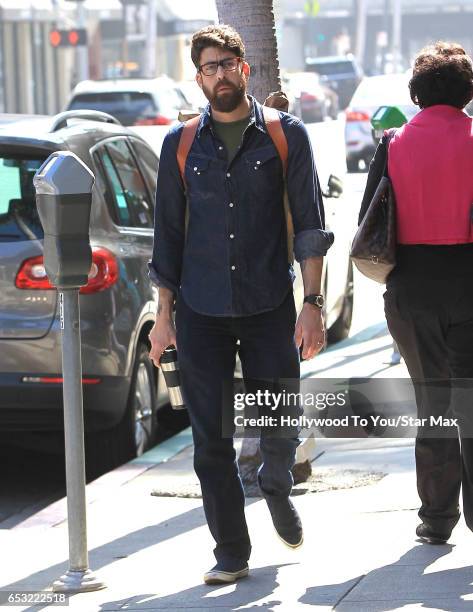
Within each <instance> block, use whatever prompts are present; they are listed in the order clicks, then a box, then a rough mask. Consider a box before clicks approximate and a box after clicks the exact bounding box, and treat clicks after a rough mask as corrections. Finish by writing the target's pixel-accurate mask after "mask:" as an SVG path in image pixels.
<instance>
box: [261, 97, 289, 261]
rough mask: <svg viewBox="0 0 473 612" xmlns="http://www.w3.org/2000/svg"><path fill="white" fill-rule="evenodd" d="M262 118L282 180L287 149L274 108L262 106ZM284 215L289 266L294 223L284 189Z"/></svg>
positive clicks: (285, 165) (285, 167)
mask: <svg viewBox="0 0 473 612" xmlns="http://www.w3.org/2000/svg"><path fill="white" fill-rule="evenodd" d="M263 116H264V121H265V123H266V127H267V128H268V133H269V135H270V137H271V140H272V141H273V143H274V146H275V147H276V149H277V150H278V154H279V157H280V158H281V162H282V167H283V172H284V178H285V177H286V172H287V158H288V154H289V152H288V147H287V139H286V135H285V134H284V131H283V129H282V125H281V120H280V119H279V112H278V111H277V110H276V109H275V108H270V107H268V106H263ZM284 214H285V217H286V228H287V259H288V261H289V263H290V264H293V263H294V223H293V221H292V214H291V209H290V207H289V198H288V195H287V189H286V188H285V189H284Z"/></svg>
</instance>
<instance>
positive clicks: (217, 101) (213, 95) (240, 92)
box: [202, 79, 246, 113]
mask: <svg viewBox="0 0 473 612" xmlns="http://www.w3.org/2000/svg"><path fill="white" fill-rule="evenodd" d="M223 86H225V87H228V88H229V90H227V91H225V92H223V93H219V89H220V88H221V87H223ZM202 90H203V92H204V94H205V97H206V98H207V100H208V101H209V102H210V106H211V107H212V108H213V109H214V110H216V111H218V112H219V113H231V112H232V111H234V110H235V109H236V108H237V107H238V106H239V105H240V104H241V102H242V100H243V99H244V97H245V95H246V86H245V82H244V80H243V79H241V81H240V83H239V84H238V85H234V84H233V83H230V82H229V81H226V80H223V81H220V82H219V83H218V85H216V86H215V87H214V89H213V90H211V89H208V88H207V87H205V85H202Z"/></svg>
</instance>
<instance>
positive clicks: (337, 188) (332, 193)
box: [324, 174, 343, 198]
mask: <svg viewBox="0 0 473 612" xmlns="http://www.w3.org/2000/svg"><path fill="white" fill-rule="evenodd" d="M342 193H343V183H342V181H341V179H339V178H338V176H335V175H334V174H331V175H330V176H329V177H328V185H327V191H326V192H325V193H324V195H325V197H327V198H339V197H340V196H341V195H342Z"/></svg>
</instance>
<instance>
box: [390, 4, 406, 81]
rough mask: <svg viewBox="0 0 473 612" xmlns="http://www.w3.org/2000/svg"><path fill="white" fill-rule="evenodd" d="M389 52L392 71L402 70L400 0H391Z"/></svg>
mask: <svg viewBox="0 0 473 612" xmlns="http://www.w3.org/2000/svg"><path fill="white" fill-rule="evenodd" d="M392 32H393V35H392V43H391V53H392V57H393V72H401V71H402V67H403V66H402V0H393V29H392Z"/></svg>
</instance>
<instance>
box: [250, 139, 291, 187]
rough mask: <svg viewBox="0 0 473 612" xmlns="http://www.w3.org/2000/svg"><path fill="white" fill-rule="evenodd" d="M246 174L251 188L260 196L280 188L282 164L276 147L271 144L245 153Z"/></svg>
mask: <svg viewBox="0 0 473 612" xmlns="http://www.w3.org/2000/svg"><path fill="white" fill-rule="evenodd" d="M245 164H246V174H247V177H248V179H249V186H250V188H251V190H252V191H253V192H254V193H255V195H258V196H260V197H262V196H263V195H264V192H266V191H269V192H270V193H272V192H273V191H274V190H278V189H280V186H281V183H282V179H283V176H282V164H281V160H280V159H279V155H278V152H277V150H276V148H275V147H274V146H272V145H269V146H266V147H262V148H261V149H255V150H254V151H250V152H248V153H247V154H246V155H245Z"/></svg>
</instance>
